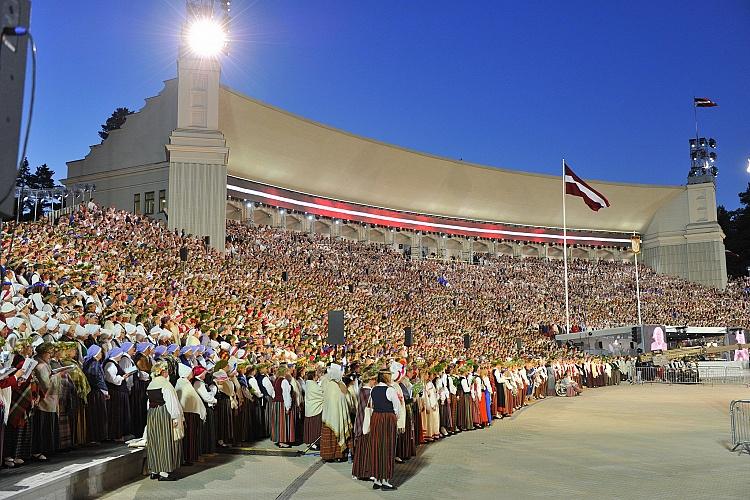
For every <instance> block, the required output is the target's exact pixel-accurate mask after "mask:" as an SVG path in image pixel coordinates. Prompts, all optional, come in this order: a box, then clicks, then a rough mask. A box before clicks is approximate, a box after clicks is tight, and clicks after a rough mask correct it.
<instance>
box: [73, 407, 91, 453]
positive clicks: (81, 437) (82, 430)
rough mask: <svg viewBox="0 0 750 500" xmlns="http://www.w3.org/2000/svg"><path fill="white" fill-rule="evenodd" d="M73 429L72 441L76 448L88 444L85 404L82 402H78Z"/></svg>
mask: <svg viewBox="0 0 750 500" xmlns="http://www.w3.org/2000/svg"><path fill="white" fill-rule="evenodd" d="M74 421H75V427H74V434H75V435H74V437H73V441H74V442H75V445H76V446H80V445H84V444H86V443H88V441H87V434H88V430H87V427H86V404H85V403H84V402H83V400H79V401H78V408H76V416H75V419H74Z"/></svg>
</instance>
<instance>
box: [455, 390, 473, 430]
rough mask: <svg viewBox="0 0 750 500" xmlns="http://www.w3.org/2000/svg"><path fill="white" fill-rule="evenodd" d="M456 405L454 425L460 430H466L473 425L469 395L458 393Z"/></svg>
mask: <svg viewBox="0 0 750 500" xmlns="http://www.w3.org/2000/svg"><path fill="white" fill-rule="evenodd" d="M457 400H458V401H457V405H456V407H457V408H456V427H458V428H459V429H461V430H462V431H467V430H469V429H472V428H473V427H474V421H473V420H472V417H471V395H470V394H459V395H458V397H457Z"/></svg>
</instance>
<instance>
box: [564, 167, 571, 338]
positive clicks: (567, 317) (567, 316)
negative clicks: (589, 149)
mask: <svg viewBox="0 0 750 500" xmlns="http://www.w3.org/2000/svg"><path fill="white" fill-rule="evenodd" d="M562 212H563V267H564V269H565V326H566V330H565V333H570V305H569V303H568V223H567V220H566V217H565V158H563V161H562Z"/></svg>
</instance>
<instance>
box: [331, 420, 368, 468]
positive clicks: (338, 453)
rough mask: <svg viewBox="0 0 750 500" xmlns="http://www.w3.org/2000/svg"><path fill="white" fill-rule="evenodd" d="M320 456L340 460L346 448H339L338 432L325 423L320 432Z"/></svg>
mask: <svg viewBox="0 0 750 500" xmlns="http://www.w3.org/2000/svg"><path fill="white" fill-rule="evenodd" d="M370 425H372V424H370ZM320 458H321V459H323V460H339V459H341V458H344V450H342V449H341V448H339V442H338V438H337V437H336V434H334V432H333V431H332V430H331V428H330V427H328V426H327V425H325V424H323V429H322V431H321V433H320Z"/></svg>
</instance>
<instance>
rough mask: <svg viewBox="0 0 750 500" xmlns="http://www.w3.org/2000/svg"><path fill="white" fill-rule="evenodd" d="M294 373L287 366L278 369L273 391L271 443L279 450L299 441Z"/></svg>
mask: <svg viewBox="0 0 750 500" xmlns="http://www.w3.org/2000/svg"><path fill="white" fill-rule="evenodd" d="M291 380H292V373H291V372H290V371H289V369H288V368H287V366H286V365H280V366H279V367H278V368H277V369H276V380H275V381H274V383H273V389H274V393H275V394H276V396H275V397H274V399H273V402H272V403H271V405H272V406H271V416H272V419H273V425H272V426H271V441H273V442H274V443H276V446H278V447H279V448H289V447H290V446H291V444H292V443H294V442H295V441H296V440H297V437H296V435H295V428H294V424H295V420H296V419H295V414H294V408H293V406H294V404H293V400H294V392H293V391H292V383H291Z"/></svg>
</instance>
